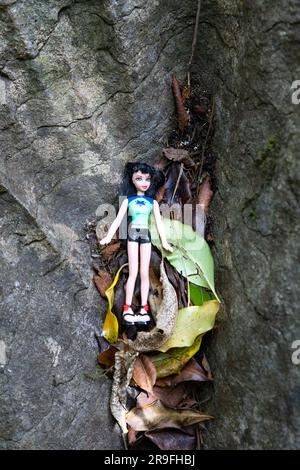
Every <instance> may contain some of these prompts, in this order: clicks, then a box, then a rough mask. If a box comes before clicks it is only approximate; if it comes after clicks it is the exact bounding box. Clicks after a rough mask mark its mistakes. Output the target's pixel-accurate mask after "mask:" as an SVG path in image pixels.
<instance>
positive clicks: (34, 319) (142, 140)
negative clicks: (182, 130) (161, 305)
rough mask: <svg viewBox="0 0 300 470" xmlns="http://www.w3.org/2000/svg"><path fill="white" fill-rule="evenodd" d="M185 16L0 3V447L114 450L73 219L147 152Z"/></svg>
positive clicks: (35, 0)
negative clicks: (0, 362) (0, 190)
mask: <svg viewBox="0 0 300 470" xmlns="http://www.w3.org/2000/svg"><path fill="white" fill-rule="evenodd" d="M195 13H196V5H195V2H194V1H192V0H189V1H187V2H181V1H179V0H176V1H171V0H169V1H162V0H160V1H153V2H145V1H140V0H136V1H131V0H126V1H124V0H123V1H119V0H118V1H115V0H107V1H105V0H104V1H99V0H94V1H87V0H81V1H72V0H49V1H47V2H45V1H43V0H16V1H8V0H6V1H3V0H2V1H0V18H1V19H0V22H1V27H0V128H1V134H0V139H1V140H0V146H1V159H0V184H1V185H2V188H3V190H5V192H3V193H2V194H1V212H0V223H1V234H0V247H1V249H0V260H1V270H0V272H1V274H0V276H1V293H0V294H1V296H0V309H1V334H0V347H1V351H2V352H1V351H0V352H1V354H0V357H1V358H2V360H3V361H4V362H5V364H4V367H2V370H1V372H2V373H1V374H0V377H1V382H2V385H3V388H4V393H1V400H2V404H1V405H2V406H1V411H0V414H1V415H0V422H1V431H0V443H1V444H0V446H1V447H2V448H26V449H30V448H38V449H40V448H45V449H48V448H49V449H53V448H58V449H66V448H72V449H79V448H80V449H82V448H87V449H101V448H106V449H116V448H121V447H122V443H121V440H120V436H119V434H118V430H117V429H115V427H114V421H113V420H112V419H111V417H110V413H109V409H108V408H109V406H108V399H109V396H110V382H109V381H105V380H104V379H103V377H102V376H101V374H100V375H99V370H98V369H97V366H96V355H97V352H98V350H97V344H96V342H95V340H94V337H93V334H94V330H95V329H96V330H98V331H99V330H100V327H101V318H103V316H104V314H105V311H106V303H105V301H102V300H100V298H99V294H98V293H97V292H96V289H95V287H94V285H93V282H92V271H91V267H90V264H91V262H90V253H89V247H88V245H87V243H86V241H85V239H84V236H85V232H84V224H85V222H86V220H87V219H88V220H91V219H94V217H95V211H96V209H97V207H98V206H99V204H101V203H115V202H116V196H117V187H118V184H119V178H120V174H121V172H122V170H123V167H124V164H125V162H126V161H128V160H133V159H135V158H138V159H140V160H145V161H148V162H151V161H152V159H153V158H154V157H156V156H157V152H158V151H160V149H161V146H162V141H163V139H164V138H165V131H166V129H168V128H170V125H172V113H173V112H174V107H173V96H172V90H171V86H170V83H171V74H172V73H173V72H175V73H176V74H177V76H178V78H179V79H183V78H184V74H185V72H186V64H187V62H188V59H189V54H190V48H191V42H192V34H193V24H194V19H195ZM170 117H171V119H170ZM4 356H5V357H4Z"/></svg>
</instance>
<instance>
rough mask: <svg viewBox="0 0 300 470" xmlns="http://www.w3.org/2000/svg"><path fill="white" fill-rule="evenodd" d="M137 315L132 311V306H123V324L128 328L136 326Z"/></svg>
mask: <svg viewBox="0 0 300 470" xmlns="http://www.w3.org/2000/svg"><path fill="white" fill-rule="evenodd" d="M135 318H136V316H135V314H134V312H133V311H132V308H131V305H129V304H124V305H123V322H124V324H125V325H126V326H132V325H135V323H136V322H135Z"/></svg>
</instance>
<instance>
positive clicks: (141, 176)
mask: <svg viewBox="0 0 300 470" xmlns="http://www.w3.org/2000/svg"><path fill="white" fill-rule="evenodd" d="M132 182H133V184H134V186H135V187H136V190H137V191H147V189H149V187H150V184H151V175H150V174H149V173H142V172H141V171H140V170H139V171H136V172H135V173H133V175H132Z"/></svg>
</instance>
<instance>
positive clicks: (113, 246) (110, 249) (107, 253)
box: [101, 242, 121, 262]
mask: <svg viewBox="0 0 300 470" xmlns="http://www.w3.org/2000/svg"><path fill="white" fill-rule="evenodd" d="M120 247H121V242H116V243H110V244H109V245H106V246H104V248H103V249H102V250H101V255H102V257H103V259H104V260H105V261H107V262H109V261H111V259H112V257H113V255H114V254H115V253H116V252H118V251H119V249H120Z"/></svg>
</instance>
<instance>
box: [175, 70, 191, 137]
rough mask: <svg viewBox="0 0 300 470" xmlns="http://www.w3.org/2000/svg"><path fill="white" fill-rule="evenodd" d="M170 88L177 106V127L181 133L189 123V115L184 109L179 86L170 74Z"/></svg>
mask: <svg viewBox="0 0 300 470" xmlns="http://www.w3.org/2000/svg"><path fill="white" fill-rule="evenodd" d="M172 88H173V94H174V97H175V100H176V106H177V113H178V127H179V129H180V130H181V131H183V130H184V129H185V128H186V126H187V125H188V123H189V115H188V113H187V111H186V109H185V107H184V101H183V98H182V96H181V91H180V84H179V82H178V80H177V78H176V75H175V73H173V74H172Z"/></svg>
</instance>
